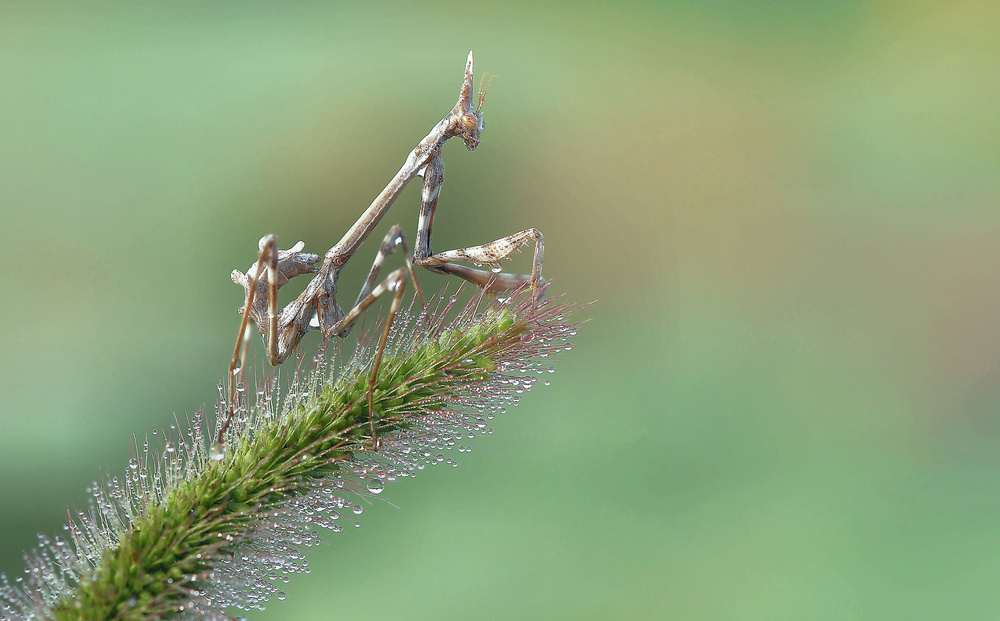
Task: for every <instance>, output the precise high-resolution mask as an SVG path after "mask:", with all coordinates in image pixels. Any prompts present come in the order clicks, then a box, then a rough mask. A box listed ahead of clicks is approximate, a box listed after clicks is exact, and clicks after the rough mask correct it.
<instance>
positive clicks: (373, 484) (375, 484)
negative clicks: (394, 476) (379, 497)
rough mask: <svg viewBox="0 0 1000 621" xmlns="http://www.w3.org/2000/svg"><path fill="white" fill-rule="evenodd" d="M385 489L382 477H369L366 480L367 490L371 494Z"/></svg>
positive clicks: (379, 492)
mask: <svg viewBox="0 0 1000 621" xmlns="http://www.w3.org/2000/svg"><path fill="white" fill-rule="evenodd" d="M384 489H385V483H383V482H382V479H371V480H370V481H368V491H369V492H371V493H373V494H381V493H382V490H384Z"/></svg>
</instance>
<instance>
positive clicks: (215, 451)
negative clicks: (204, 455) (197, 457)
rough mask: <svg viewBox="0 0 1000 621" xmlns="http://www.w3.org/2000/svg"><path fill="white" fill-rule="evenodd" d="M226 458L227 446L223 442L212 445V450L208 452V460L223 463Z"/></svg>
mask: <svg viewBox="0 0 1000 621" xmlns="http://www.w3.org/2000/svg"><path fill="white" fill-rule="evenodd" d="M225 456H226V445H225V444H222V443H221V442H216V443H215V444H213V445H212V449H211V450H210V451H209V452H208V458H209V459H211V460H212V461H222V458H223V457H225Z"/></svg>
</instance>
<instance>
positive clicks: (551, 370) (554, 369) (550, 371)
mask: <svg viewBox="0 0 1000 621" xmlns="http://www.w3.org/2000/svg"><path fill="white" fill-rule="evenodd" d="M548 372H549V373H555V372H556V368H555V367H549V368H548Z"/></svg>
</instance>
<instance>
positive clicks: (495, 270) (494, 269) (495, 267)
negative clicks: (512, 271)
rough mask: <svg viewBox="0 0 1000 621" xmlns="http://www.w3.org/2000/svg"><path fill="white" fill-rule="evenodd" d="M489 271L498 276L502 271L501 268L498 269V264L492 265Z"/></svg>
mask: <svg viewBox="0 0 1000 621" xmlns="http://www.w3.org/2000/svg"><path fill="white" fill-rule="evenodd" d="M490 271H491V272H493V273H494V274H499V273H500V272H502V271H503V268H502V267H500V264H499V263H498V264H496V265H494V266H493V267H491V268H490Z"/></svg>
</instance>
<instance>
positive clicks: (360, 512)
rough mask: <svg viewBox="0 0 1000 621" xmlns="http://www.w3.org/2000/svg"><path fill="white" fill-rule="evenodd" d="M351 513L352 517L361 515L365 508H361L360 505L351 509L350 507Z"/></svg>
mask: <svg viewBox="0 0 1000 621" xmlns="http://www.w3.org/2000/svg"><path fill="white" fill-rule="evenodd" d="M351 511H353V512H354V515H361V514H362V513H364V512H365V508H364V507H362V506H361V505H354V506H353V507H351Z"/></svg>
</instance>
